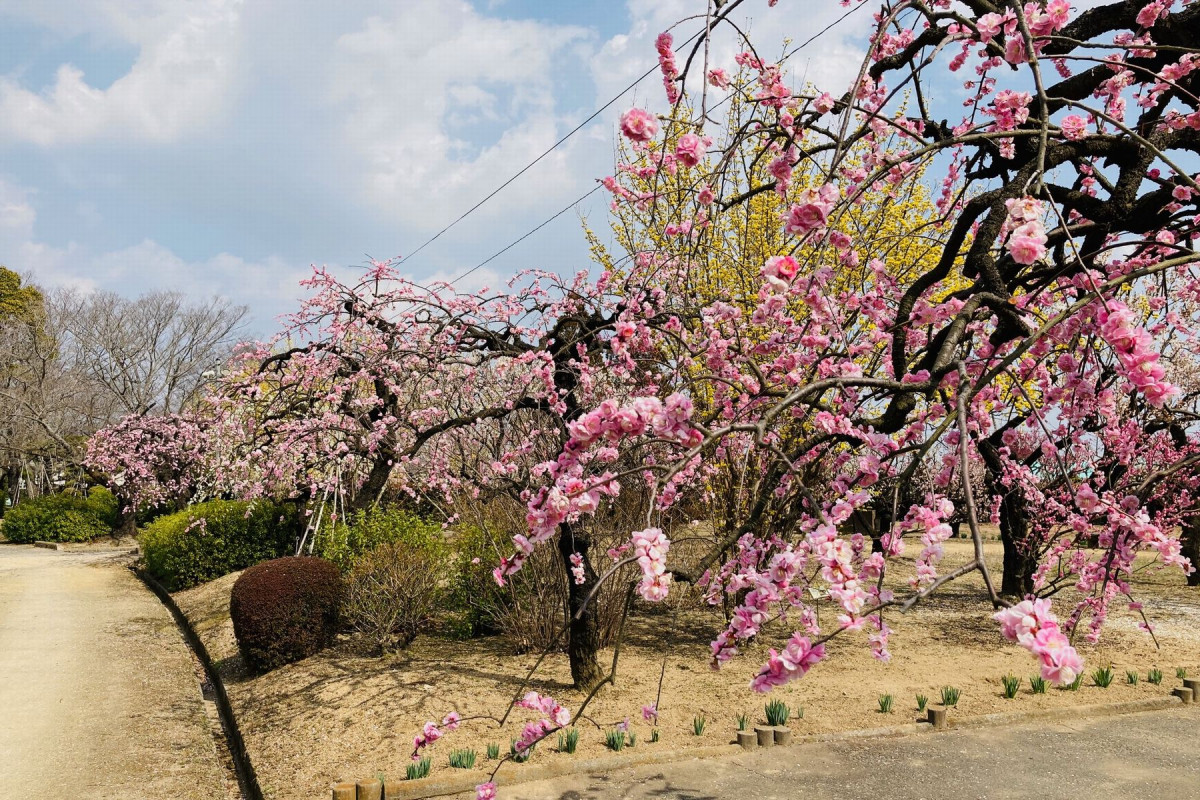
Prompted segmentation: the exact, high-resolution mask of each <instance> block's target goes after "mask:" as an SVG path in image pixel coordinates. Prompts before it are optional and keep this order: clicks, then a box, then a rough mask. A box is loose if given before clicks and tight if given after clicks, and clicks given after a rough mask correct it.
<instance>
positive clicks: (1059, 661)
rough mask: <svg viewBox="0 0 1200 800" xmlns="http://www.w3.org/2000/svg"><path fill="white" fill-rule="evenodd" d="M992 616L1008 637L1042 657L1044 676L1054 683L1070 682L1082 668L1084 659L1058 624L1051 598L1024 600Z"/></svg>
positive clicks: (1005, 636)
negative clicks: (1051, 606) (1052, 609)
mask: <svg viewBox="0 0 1200 800" xmlns="http://www.w3.org/2000/svg"><path fill="white" fill-rule="evenodd" d="M993 618H994V619H995V620H996V621H997V622H999V623H1000V632H1001V633H1002V634H1003V635H1004V638H1005V639H1007V640H1008V641H1010V642H1016V643H1017V644H1019V645H1021V646H1022V647H1024V648H1025V649H1026V650H1029V651H1030V652H1031V653H1033V654H1034V655H1035V656H1037V657H1038V658H1039V659H1040V660H1041V664H1042V677H1043V678H1044V679H1046V680H1048V681H1050V682H1052V683H1055V684H1065V683H1071V682H1073V681H1074V680H1075V677H1076V676H1077V675H1079V674H1080V673H1081V672H1082V671H1083V659H1082V658H1080V657H1079V654H1078V653H1077V652H1075V648H1074V647H1072V646H1071V642H1070V640H1069V639H1068V638H1067V635H1066V634H1065V633H1063V632H1062V630H1061V629H1060V628H1059V625H1058V618H1057V617H1056V616H1055V615H1054V612H1053V611H1051V609H1050V601H1049V600H1045V599H1038V600H1022V601H1021V602H1020V603H1017V604H1016V605H1014V606H1012V607H1010V608H1006V609H1004V610H1002V611H998V612H997V613H996V614H995V615H994V617H993Z"/></svg>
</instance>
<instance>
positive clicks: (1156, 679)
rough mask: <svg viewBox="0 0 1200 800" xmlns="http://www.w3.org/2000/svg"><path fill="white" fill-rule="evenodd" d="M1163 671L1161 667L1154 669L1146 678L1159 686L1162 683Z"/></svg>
mask: <svg viewBox="0 0 1200 800" xmlns="http://www.w3.org/2000/svg"><path fill="white" fill-rule="evenodd" d="M1162 679H1163V673H1162V670H1161V669H1152V670H1150V671H1149V672H1147V673H1146V680H1147V681H1149V682H1150V683H1153V684H1154V685H1155V686H1158V685H1159V684H1160V683H1162Z"/></svg>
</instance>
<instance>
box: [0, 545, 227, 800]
mask: <svg viewBox="0 0 1200 800" xmlns="http://www.w3.org/2000/svg"><path fill="white" fill-rule="evenodd" d="M0 714H2V719H3V722H2V724H0V764H2V765H3V767H4V772H3V775H4V785H3V789H2V790H0V794H2V795H3V796H4V797H13V798H18V797H19V798H38V800H56V799H57V798H63V800H67V799H68V798H69V799H70V800H78V799H79V798H83V797H86V798H89V800H90V799H92V798H95V799H96V800H102V799H107V798H112V799H113V800H116V798H122V799H124V798H138V800H159V799H160V798H161V800H167V798H195V800H214V799H219V798H225V797H226V796H227V794H226V792H227V789H228V786H227V784H226V782H225V772H224V770H223V768H222V767H221V765H220V763H219V761H218V757H217V753H216V750H215V747H214V744H213V738H212V734H211V732H210V729H209V722H208V720H207V719H206V716H205V713H204V710H203V706H202V701H201V695H200V687H199V683H198V681H197V678H196V674H195V672H194V670H193V663H192V658H191V654H190V653H189V651H188V649H187V646H186V645H185V644H184V641H183V638H182V637H181V636H180V635H179V631H178V629H177V628H176V627H175V624H174V621H173V620H172V619H171V617H170V615H169V614H168V613H167V611H166V609H164V608H163V607H162V604H161V603H159V601H158V599H157V598H156V597H155V596H154V595H153V594H151V593H150V592H149V591H147V590H146V589H145V587H143V586H142V584H141V583H140V582H139V581H138V580H137V578H135V577H134V576H133V575H132V574H131V573H130V572H129V570H128V569H126V568H125V566H124V565H123V564H122V563H119V561H117V560H116V559H115V558H114V556H112V555H105V554H103V552H99V551H96V550H94V549H93V550H91V551H90V552H86V553H70V554H68V553H61V552H55V551H52V550H43V549H38V548H34V547H28V546H18V545H0Z"/></svg>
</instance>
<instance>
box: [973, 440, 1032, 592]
mask: <svg viewBox="0 0 1200 800" xmlns="http://www.w3.org/2000/svg"><path fill="white" fill-rule="evenodd" d="M1001 433H1002V431H997V432H996V433H994V434H993V435H992V437H991V438H989V439H984V440H983V441H981V442H980V443H979V455H980V456H982V457H983V463H984V466H985V467H987V488H988V492H989V493H990V494H992V495H993V496H995V495H999V497H1000V543H1001V544H1002V545H1003V546H1004V568H1003V570H1002V571H1001V576H1000V594H1003V595H1009V596H1014V597H1023V596H1024V595H1026V594H1029V593H1030V592H1032V591H1033V572H1034V570H1035V569H1037V560H1036V559H1035V558H1033V557H1031V555H1030V553H1029V550H1028V546H1029V508H1028V506H1027V504H1026V503H1025V497H1024V495H1022V494H1021V493H1020V491H1019V490H1014V489H1010V488H1009V487H1007V486H1005V485H1004V484H1003V483H1001V480H1000V476H1001V472H1002V470H1003V464H1002V463H1001V460H1000V456H999V452H998V450H997V442H996V441H992V439H997V440H998V439H999V437H1000V434H1001Z"/></svg>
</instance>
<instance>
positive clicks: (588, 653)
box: [558, 524, 604, 691]
mask: <svg viewBox="0 0 1200 800" xmlns="http://www.w3.org/2000/svg"><path fill="white" fill-rule="evenodd" d="M591 545H592V543H591V540H590V539H589V538H588V537H586V536H580V535H579V534H578V533H577V532H575V531H574V530H573V529H572V528H571V526H570V525H565V524H564V525H563V526H562V528H561V529H560V532H559V536H558V553H559V555H560V556H561V557H562V563H563V569H564V570H565V571H566V573H567V613H568V614H569V615H570V625H569V627H568V630H567V636H568V638H567V657H568V659H570V662H571V680H572V681H574V682H575V688H576V689H579V690H581V691H589V690H590V689H592V688H593V687H594V686H595V685H596V684H597V683H599V682H600V680H601V679H602V678H603V677H604V672H603V670H602V669H601V668H600V658H599V654H600V614H599V612H598V611H597V608H596V598H592V602H590V603H587V602H586V601H587V598H588V595H589V594H591V591H592V589H594V588H595V587H596V584H597V583H598V582H599V576H598V575H597V574H596V571H595V570H594V569H592V562H591V559H590V558H588V551H589V550H590V549H591ZM573 553H579V555H581V556H583V575H584V581H583V583H575V580H574V576H573V575H572V574H571V567H572V566H574V565H573V564H571V555H572V554H573ZM585 603H586V605H585ZM581 609H582V613H581Z"/></svg>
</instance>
